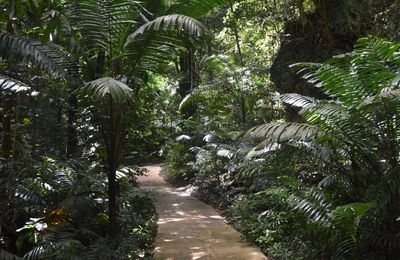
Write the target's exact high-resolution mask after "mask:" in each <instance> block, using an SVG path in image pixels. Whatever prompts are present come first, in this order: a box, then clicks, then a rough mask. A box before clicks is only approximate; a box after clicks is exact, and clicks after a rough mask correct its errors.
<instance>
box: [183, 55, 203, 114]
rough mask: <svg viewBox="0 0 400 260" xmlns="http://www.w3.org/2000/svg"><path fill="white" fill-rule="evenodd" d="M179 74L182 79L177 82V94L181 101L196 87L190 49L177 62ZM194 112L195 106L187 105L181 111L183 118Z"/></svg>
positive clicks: (196, 80) (194, 69) (197, 77)
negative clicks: (181, 75)
mask: <svg viewBox="0 0 400 260" xmlns="http://www.w3.org/2000/svg"><path fill="white" fill-rule="evenodd" d="M179 67H180V72H181V73H182V74H183V78H182V79H181V80H180V81H179V88H178V93H179V95H180V98H181V100H183V99H184V98H185V97H186V96H187V95H189V94H190V92H191V91H192V90H193V89H194V88H196V87H197V85H198V83H199V76H198V75H197V72H196V68H195V67H196V66H195V56H194V50H193V49H190V50H189V53H188V54H186V55H185V56H184V57H182V58H180V60H179ZM195 112H196V106H195V105H188V106H187V107H185V108H184V109H183V111H182V113H183V114H184V116H185V117H187V118H188V117H190V116H192V115H193V114H194V113H195Z"/></svg>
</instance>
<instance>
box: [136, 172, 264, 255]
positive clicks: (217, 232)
mask: <svg viewBox="0 0 400 260" xmlns="http://www.w3.org/2000/svg"><path fill="white" fill-rule="evenodd" d="M146 168H148V169H149V170H150V172H149V174H148V176H144V177H140V178H139V181H140V183H141V186H142V187H143V188H145V189H148V190H151V191H152V192H153V195H154V196H155V199H156V207H157V211H158V213H159V222H158V224H159V227H158V237H157V241H156V254H155V259H158V260H191V259H192V260H194V259H221V260H224V259H237V260H239V259H243V260H260V259H267V258H266V257H265V256H264V255H263V254H262V253H261V252H260V250H259V249H258V248H256V247H254V246H252V245H249V244H247V243H244V242H241V240H240V233H239V232H237V231H236V230H234V229H233V228H232V227H230V226H229V225H228V224H226V222H225V220H224V219H223V218H222V217H221V216H220V215H219V214H218V213H217V212H216V211H215V210H214V209H213V208H212V207H210V206H209V205H207V204H204V203H202V202H200V201H199V200H197V199H195V198H193V197H191V196H190V195H189V194H187V193H185V192H184V191H182V190H180V189H179V188H174V187H173V186H171V185H169V184H168V183H166V182H165V181H164V180H163V178H162V177H161V176H160V172H161V167H160V166H159V165H154V166H149V167H146Z"/></svg>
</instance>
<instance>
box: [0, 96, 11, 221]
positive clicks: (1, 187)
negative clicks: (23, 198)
mask: <svg viewBox="0 0 400 260" xmlns="http://www.w3.org/2000/svg"><path fill="white" fill-rule="evenodd" d="M13 99H14V97H13V94H6V93H5V94H4V95H3V100H2V101H3V111H2V134H3V138H2V145H1V162H0V212H1V214H0V228H1V224H2V223H3V224H6V223H9V222H10V221H9V220H10V219H11V210H12V205H11V201H10V196H9V192H8V190H7V182H8V180H9V178H10V176H11V174H12V165H11V160H12V157H11V156H12V147H13V143H12V138H11V136H12V133H11V130H12V122H11V118H12V114H13V113H12V112H13V111H12V110H13Z"/></svg>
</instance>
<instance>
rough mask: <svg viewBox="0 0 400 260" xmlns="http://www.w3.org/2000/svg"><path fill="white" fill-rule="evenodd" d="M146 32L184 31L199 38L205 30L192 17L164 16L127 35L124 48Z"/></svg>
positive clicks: (179, 15)
mask: <svg viewBox="0 0 400 260" xmlns="http://www.w3.org/2000/svg"><path fill="white" fill-rule="evenodd" d="M147 30H154V31H160V30H164V31H165V30H172V31H178V32H179V31H184V32H185V33H186V34H188V35H191V36H194V37H200V36H202V35H204V34H205V32H206V28H205V27H204V26H203V25H202V24H201V23H200V22H199V21H197V20H196V19H194V18H192V17H189V16H185V15H181V14H171V15H165V16H161V17H158V18H156V19H154V20H153V21H150V22H148V23H145V24H144V25H142V26H140V27H139V29H137V30H136V31H135V32H133V33H132V34H131V35H129V37H128V39H127V41H126V43H125V46H127V45H129V44H130V43H132V42H133V41H134V40H135V38H136V37H137V36H138V35H140V34H143V33H144V32H145V31H147Z"/></svg>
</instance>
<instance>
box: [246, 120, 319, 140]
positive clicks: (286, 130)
mask: <svg viewBox="0 0 400 260" xmlns="http://www.w3.org/2000/svg"><path fill="white" fill-rule="evenodd" d="M320 134H321V132H320V130H319V129H318V127H316V126H313V125H310V124H304V123H288V122H283V123H268V124H264V125H260V126H256V127H253V128H251V129H250V130H248V131H247V132H246V133H245V136H247V137H251V138H255V139H260V138H262V139H266V140H267V142H268V143H273V142H286V141H289V140H291V139H295V140H299V141H300V140H302V141H307V140H310V139H314V138H316V137H318V136H319V135H320Z"/></svg>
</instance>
